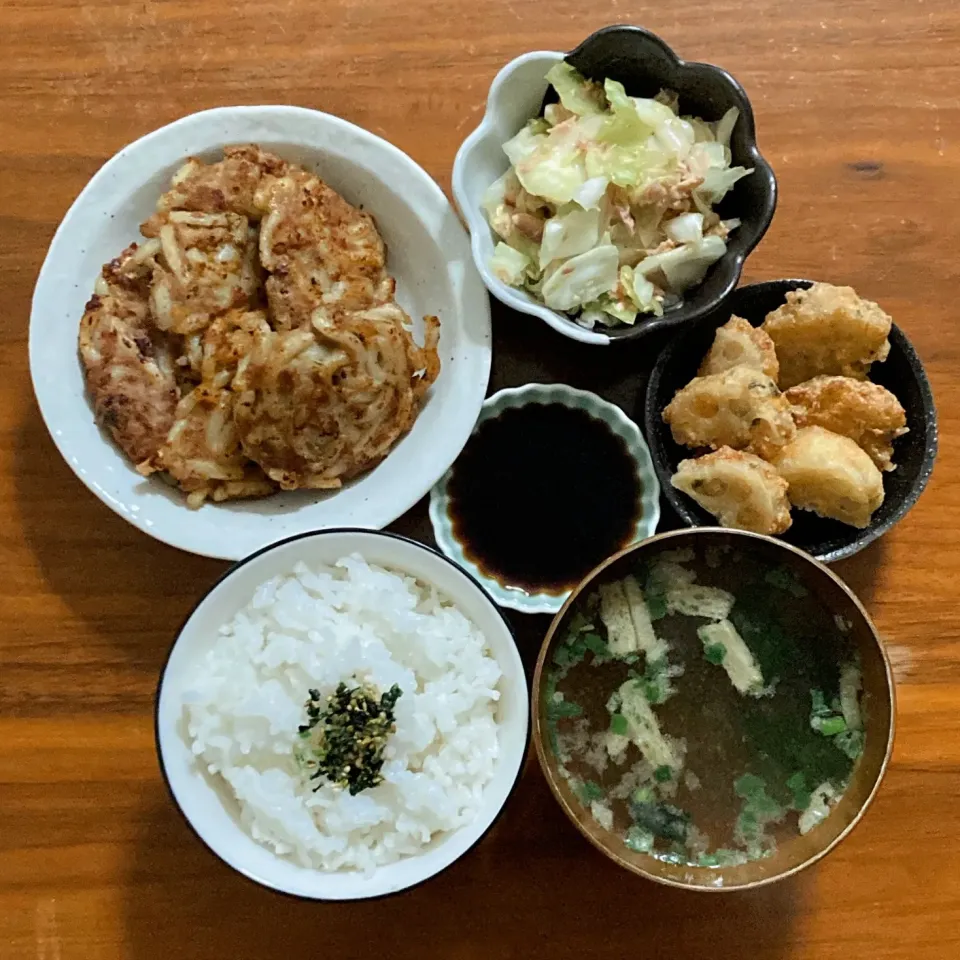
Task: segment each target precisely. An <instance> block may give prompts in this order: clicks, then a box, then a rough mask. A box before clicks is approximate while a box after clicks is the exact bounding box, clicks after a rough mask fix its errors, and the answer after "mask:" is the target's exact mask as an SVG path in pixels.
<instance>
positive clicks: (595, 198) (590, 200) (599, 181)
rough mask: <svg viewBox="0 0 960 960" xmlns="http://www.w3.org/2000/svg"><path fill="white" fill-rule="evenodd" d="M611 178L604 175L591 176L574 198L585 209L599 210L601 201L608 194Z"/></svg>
mask: <svg viewBox="0 0 960 960" xmlns="http://www.w3.org/2000/svg"><path fill="white" fill-rule="evenodd" d="M609 186H610V179H609V178H608V177H604V176H597V177H590V179H589V180H586V181H584V183H583V186H581V187H580V189H579V190H578V191H577V192H576V193H575V194H574V195H573V199H574V200H575V201H576V202H577V203H578V204H580V206H581V207H583V209H584V210H599V209H600V201H601V200H602V199H603V198H604V197H605V196H606V193H607V187H609Z"/></svg>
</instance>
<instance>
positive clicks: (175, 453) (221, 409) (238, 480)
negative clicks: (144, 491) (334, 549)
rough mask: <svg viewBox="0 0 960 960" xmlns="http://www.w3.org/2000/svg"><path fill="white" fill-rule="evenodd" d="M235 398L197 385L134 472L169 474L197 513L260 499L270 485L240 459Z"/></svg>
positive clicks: (256, 467) (251, 465)
mask: <svg viewBox="0 0 960 960" xmlns="http://www.w3.org/2000/svg"><path fill="white" fill-rule="evenodd" d="M233 404H234V395H233V394H232V393H231V392H230V391H229V390H226V389H224V388H222V387H216V386H210V385H201V386H199V387H197V388H196V389H195V390H193V391H191V392H190V393H189V394H187V396H185V397H184V398H183V399H182V400H181V401H180V402H179V403H178V404H177V409H176V413H175V419H174V424H173V427H172V428H171V429H170V433H169V434H168V435H167V439H166V441H165V442H164V444H163V446H162V447H161V448H160V449H159V451H158V452H157V453H156V455H155V456H154V457H153V458H152V459H151V460H150V461H149V462H147V463H145V464H141V465H140V466H139V467H138V468H137V469H138V470H139V471H140V472H141V473H143V474H144V475H146V474H149V473H152V472H154V471H156V470H163V471H166V472H167V473H169V474H170V476H171V477H172V478H173V479H174V480H175V481H176V483H177V486H179V487H180V489H181V490H183V491H184V492H185V493H186V494H187V506H189V507H192V508H194V509H196V508H197V507H199V506H201V504H202V503H203V502H204V500H206V499H207V498H210V499H212V500H215V501H223V500H233V499H237V498H240V497H262V496H267V495H268V494H271V493H273V492H274V491H275V490H276V486H275V484H273V483H271V482H270V480H269V479H268V478H267V477H266V476H265V475H264V473H263V471H262V470H261V469H260V468H259V467H258V466H257V465H256V464H254V463H251V462H250V460H249V459H247V457H246V456H245V455H244V453H243V450H242V448H241V446H240V441H239V439H238V437H237V429H236V427H235V426H234V423H233Z"/></svg>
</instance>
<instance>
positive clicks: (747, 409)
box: [663, 367, 796, 459]
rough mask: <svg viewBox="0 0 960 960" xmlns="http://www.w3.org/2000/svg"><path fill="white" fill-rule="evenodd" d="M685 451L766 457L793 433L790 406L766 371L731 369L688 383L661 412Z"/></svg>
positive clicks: (788, 440)
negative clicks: (729, 450)
mask: <svg viewBox="0 0 960 960" xmlns="http://www.w3.org/2000/svg"><path fill="white" fill-rule="evenodd" d="M663 419H664V421H665V422H666V423H668V424H670V429H671V431H672V433H673V439H674V440H675V441H676V442H677V443H679V444H683V445H684V446H687V447H692V448H697V447H711V448H713V449H714V450H716V449H718V448H720V447H732V448H733V449H734V450H743V449H749V450H750V452H751V453H756V454H757V455H758V456H760V457H763V458H764V459H769V458H770V457H771V456H773V454H774V453H776V451H777V450H778V449H779V448H780V447H782V446H783V445H784V444H785V443H789V442H790V440H792V439H793V437H794V434H795V433H796V427H795V426H794V423H793V417H792V416H791V415H790V406H789V404H788V403H787V401H786V400H785V399H784V397H783V396H782V395H781V393H780V391H779V389H778V388H777V385H776V384H775V383H774V382H773V380H771V379H770V377H768V376H767V375H766V374H765V373H761V372H760V371H759V370H751V369H750V368H749V367H732V368H731V369H729V370H726V371H724V372H723V373H714V374H711V375H710V376H707V377H697V378H695V379H694V380H691V381H690V383H688V384H687V385H686V386H685V387H684V388H683V389H682V390H678V391H677V393H676V395H675V396H674V398H673V400H671V401H670V403H669V404H668V405H667V407H666V409H665V410H664V411H663Z"/></svg>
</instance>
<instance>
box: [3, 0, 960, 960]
mask: <svg viewBox="0 0 960 960" xmlns="http://www.w3.org/2000/svg"><path fill="white" fill-rule="evenodd" d="M612 22H635V23H640V24H643V25H645V26H647V27H649V28H651V29H653V30H655V31H656V32H658V33H660V34H661V35H662V36H663V37H664V38H665V39H666V40H667V41H668V42H669V43H671V44H672V45H674V47H675V48H676V49H677V50H678V51H679V53H680V54H681V55H682V56H684V57H687V58H691V59H703V60H710V61H713V62H715V63H718V64H721V65H722V66H724V67H726V68H728V69H729V70H730V71H731V72H732V73H733V74H734V75H735V76H737V77H738V79H739V80H740V81H741V82H742V83H743V84H744V86H745V87H746V89H747V91H748V93H749V95H750V96H751V98H752V100H753V104H754V107H755V110H756V115H757V126H758V130H759V138H760V145H761V148H762V149H763V151H764V152H765V154H766V156H767V157H768V158H769V159H770V161H771V162H772V163H773V165H774V167H775V169H776V172H777V175H778V177H779V182H780V189H781V200H780V207H779V210H778V213H777V217H776V220H775V222H774V225H773V227H772V229H771V230H770V232H769V233H768V235H767V237H766V239H765V240H764V241H763V243H762V245H761V246H760V247H759V249H758V250H757V251H756V253H755V254H754V255H753V256H752V257H751V259H750V261H749V263H748V264H747V270H746V276H745V279H746V280H748V281H749V280H760V279H768V278H774V277H784V276H789V277H794V276H803V277H812V278H815V279H823V280H831V281H838V282H844V283H850V284H852V285H854V286H855V287H857V288H858V289H859V290H860V291H861V292H862V293H864V294H866V295H869V296H870V297H872V298H874V299H877V300H879V301H880V302H881V304H882V305H883V306H884V307H886V308H887V310H888V311H889V312H890V313H892V314H893V316H894V318H895V319H896V320H897V322H898V323H899V324H900V325H901V326H902V327H903V328H904V329H905V330H906V331H907V333H908V335H909V336H910V337H911V338H912V339H913V342H914V343H915V344H916V346H917V349H918V350H919V352H920V355H921V357H922V358H923V359H924V360H925V362H926V363H927V368H928V371H929V374H930V377H931V380H932V383H933V387H934V392H935V395H936V399H937V402H938V406H939V414H940V426H941V448H940V450H941V452H940V459H939V463H938V466H937V469H936V472H935V474H934V477H933V481H932V483H931V485H930V487H929V488H928V490H927V492H926V493H925V494H924V496H923V498H922V499H921V501H920V503H919V505H918V506H917V507H916V508H915V509H914V510H913V512H912V513H910V515H909V516H908V517H907V518H906V519H905V520H904V521H903V522H902V523H901V524H900V525H899V526H898V527H897V528H896V530H895V531H893V532H892V533H890V534H889V535H888V536H886V537H885V538H884V539H883V540H882V541H881V542H879V543H876V544H874V545H873V546H872V547H870V548H869V549H868V550H867V551H865V552H864V553H863V554H861V555H860V556H858V557H856V558H854V559H852V560H850V561H847V562H844V563H842V564H839V565H838V566H837V569H838V572H840V574H841V575H842V576H844V577H845V578H846V579H847V580H848V581H849V582H850V583H851V585H852V586H853V587H854V589H855V590H857V591H858V592H859V594H860V596H861V597H862V598H863V599H864V601H865V602H866V604H867V606H868V608H869V609H870V610H871V612H872V613H873V615H874V617H875V619H876V622H877V624H878V625H879V628H880V630H881V632H882V633H883V634H884V636H885V637H886V638H887V639H888V641H889V644H890V647H891V650H892V652H893V654H894V657H895V659H896V662H897V665H898V678H899V695H900V701H899V735H898V739H897V746H896V752H895V756H894V761H893V764H892V766H891V768H890V772H889V776H888V778H887V781H886V783H885V785H884V787H883V789H882V792H881V794H880V796H879V799H878V800H877V802H876V804H875V806H874V807H873V809H872V810H871V811H870V813H869V814H868V816H867V817H866V819H865V820H864V822H863V823H862V824H861V825H860V827H859V828H858V829H857V830H856V831H855V832H854V834H853V835H852V836H851V838H850V839H849V840H848V841H846V842H845V843H844V844H843V845H842V846H841V847H840V848H839V849H838V850H837V851H836V852H835V853H834V854H832V855H831V856H830V857H829V858H828V859H827V861H825V862H824V863H823V864H821V865H820V866H818V867H817V868H815V869H813V870H810V871H808V872H807V873H805V874H803V875H801V876H800V877H798V878H796V879H795V880H793V881H791V882H786V883H783V884H781V885H774V886H773V887H770V888H766V889H763V890H761V891H758V892H756V893H753V894H744V895H735V896H729V897H722V898H715V897H706V898H704V897H701V896H697V895H694V894H689V893H683V892H676V891H672V890H668V889H665V888H660V887H658V886H655V885H652V884H649V883H646V882H644V881H642V880H640V879H635V878H632V877H630V876H628V875H626V874H623V873H621V872H619V871H618V870H617V869H616V868H615V867H614V866H613V865H611V864H610V863H608V862H607V861H606V860H604V859H603V858H602V857H600V856H599V855H598V854H596V853H595V852H593V850H592V849H590V848H589V847H588V846H587V844H586V843H585V841H583V840H582V839H581V838H580V837H579V835H578V834H577V833H576V832H575V831H574V830H573V828H572V827H570V826H569V824H568V823H567V822H566V821H565V819H564V817H563V815H562V813H561V812H560V810H559V809H558V808H557V807H556V805H555V804H554V802H553V801H552V799H551V797H550V795H549V793H548V790H547V788H546V786H545V784H544V782H543V780H542V778H541V776H540V772H539V770H538V768H537V767H536V763H535V762H528V764H527V767H526V769H525V772H524V775H523V778H522V781H521V783H520V786H519V788H518V789H517V791H516V792H515V794H514V796H513V798H512V800H511V801H510V804H509V807H508V809H507V811H506V813H505V815H504V816H503V817H502V818H501V819H500V820H499V821H498V823H497V825H496V827H495V828H494V829H493V831H492V832H491V833H490V834H489V835H488V836H487V837H486V839H485V840H484V841H483V842H482V843H481V844H480V845H479V846H478V847H477V848H476V849H475V850H474V851H473V852H472V853H471V854H470V855H469V856H467V857H465V858H464V859H463V860H462V861H460V862H459V863H458V864H456V865H455V866H454V867H453V868H451V869H450V870H449V871H448V872H447V873H445V874H444V875H443V876H442V878H440V879H437V880H436V881H434V882H432V883H428V884H426V885H424V886H422V887H420V888H418V889H417V890H415V891H412V892H410V893H407V894H404V895H401V896H397V897H394V898H390V899H386V900H381V901H375V902H369V903H360V904H351V905H325V904H312V903H304V902H298V901H296V900H293V899H290V898H286V897H283V896H279V895H274V894H272V893H270V892H268V891H266V890H263V889H261V888H259V887H257V886H255V885H254V884H252V883H249V882H247V881H245V880H243V879H241V878H240V877H239V876H237V875H235V874H234V873H232V872H231V871H230V870H229V869H228V868H226V867H225V866H223V865H222V864H221V863H220V862H219V861H218V860H217V859H216V858H215V857H214V856H213V855H212V854H210V853H209V852H208V851H207V850H206V849H205V848H204V847H203V846H202V845H201V844H200V842H199V841H198V840H197V839H196V838H195V837H194V836H193V835H192V833H191V832H190V831H189V830H188V829H187V827H186V826H185V824H184V822H183V821H182V820H181V818H180V816H179V815H178V813H177V812H176V810H175V809H174V808H173V806H172V804H171V802H170V800H169V798H168V796H167V794H166V791H165V788H164V786H163V784H162V782H161V779H160V776H159V774H158V770H157V763H156V759H155V755H154V748H153V733H152V716H151V713H152V700H153V694H154V688H155V684H156V681H157V674H158V670H159V668H160V665H161V663H162V661H163V659H164V656H165V654H166V651H167V648H168V645H169V643H170V641H171V638H172V635H173V632H174V630H175V629H176V627H177V625H178V624H179V622H180V620H181V618H182V617H183V616H184V615H185V613H186V612H187V611H188V610H189V609H190V607H191V605H192V604H193V603H194V601H195V600H196V599H197V597H198V596H199V595H200V594H201V593H202V592H203V591H204V589H205V588H206V587H207V586H208V585H209V584H210V583H211V582H212V581H213V579H214V578H215V577H216V576H217V575H218V574H219V573H220V572H221V571H222V570H223V568H224V565H223V564H221V563H218V562H215V561H211V560H204V559H200V558H197V557H193V556H188V555H186V554H183V553H179V552H177V551H175V550H172V549H169V548H167V547H164V546H162V545H161V544H159V543H155V542H153V541H152V540H150V539H148V538H147V537H145V536H144V535H142V534H140V533H138V532H137V531H135V530H134V529H133V528H132V527H129V526H128V525H126V524H125V523H124V522H123V521H122V520H121V519H119V518H118V517H116V516H114V515H113V514H112V513H111V512H110V511H108V510H107V508H106V507H104V506H102V505H101V504H100V503H99V502H98V501H96V500H95V499H94V497H93V496H92V495H91V494H89V493H88V492H87V491H86V490H85V489H84V488H83V487H82V486H81V485H80V483H79V482H78V481H77V480H76V479H75V478H74V477H73V475H72V474H71V472H70V471H69V470H68V468H67V467H66V466H65V464H64V463H63V462H62V461H61V460H60V458H59V456H58V455H57V453H56V451H55V449H54V447H53V444H52V443H51V441H50V440H49V438H48V436H47V433H46V431H45V429H44V426H43V424H42V422H41V420H40V417H39V415H38V412H37V408H36V406H35V403H34V399H33V396H32V393H31V389H30V381H29V374H28V370H27V353H26V338H27V323H28V315H29V308H30V296H31V291H32V287H33V284H34V281H35V278H36V275H37V271H38V269H39V267H40V264H41V262H42V259H43V256H44V253H45V251H46V247H47V244H48V243H49V241H50V239H51V237H52V235H53V231H54V229H55V227H56V225H57V223H58V221H59V220H60V218H61V217H62V216H63V214H64V213H65V211H66V210H67V208H68V206H69V204H70V203H71V201H72V200H73V198H74V197H75V196H76V194H77V193H78V192H79V191H80V189H81V188H82V187H83V185H84V184H85V183H86V181H87V179H88V178H89V177H90V176H91V175H92V174H93V173H94V172H95V171H96V170H97V168H98V167H99V166H100V165H101V164H102V163H103V162H104V161H105V160H106V159H107V158H108V157H110V156H111V155H112V154H113V153H114V152H116V151H117V150H118V149H119V148H120V147H121V146H123V145H124V144H125V143H127V142H128V141H130V140H132V139H134V138H136V137H138V136H140V135H141V134H143V133H146V132H148V131H150V130H151V129H153V128H155V127H157V126H160V125H161V124H163V123H166V122H168V121H171V120H173V119H175V118H177V117H179V116H181V115H183V114H186V113H189V112H192V111H195V110H199V109H203V108H205V107H212V106H218V105H224V104H238V103H293V104H300V105H303V106H307V107H314V108H317V109H320V110H326V111H329V112H332V113H335V114H339V115H340V116H342V117H345V118H347V119H349V120H352V121H354V122H355V123H358V124H361V125H362V126H364V127H367V128H369V129H370V130H372V131H374V132H376V133H378V134H380V135H382V136H384V137H386V138H387V139H389V140H391V141H392V142H393V143H395V144H397V145H398V146H399V147H401V148H402V149H403V150H405V151H407V152H408V153H409V154H411V155H412V156H413V157H414V159H415V160H417V161H418V162H419V163H421V164H422V165H423V166H424V167H425V168H426V169H427V170H428V171H429V172H430V173H431V174H432V175H433V176H434V177H436V179H437V180H438V181H439V182H440V184H441V185H442V186H443V187H444V189H448V187H449V178H450V169H451V163H452V159H453V156H454V153H455V152H456V149H457V146H458V145H459V143H460V142H461V140H462V139H463V137H464V136H465V135H466V134H467V133H468V132H469V130H470V129H472V128H473V126H475V124H476V123H477V121H478V120H479V117H480V115H481V111H482V108H483V104H484V100H485V95H486V91H487V88H488V85H489V83H490V80H491V79H492V77H493V75H494V74H495V72H496V71H497V70H498V69H499V67H500V66H502V65H503V64H504V63H505V62H506V61H507V60H509V59H511V58H512V57H514V56H516V55H518V54H520V53H522V52H524V51H526V50H530V49H537V48H544V49H560V50H563V49H569V48H571V47H572V46H574V45H575V44H576V43H577V42H579V41H580V40H581V39H583V38H584V37H585V36H586V35H587V34H588V33H590V32H592V31H593V30H594V29H596V28H598V27H600V26H602V25H604V24H606V23H612ZM958 250H960V4H957V3H956V2H955V0H848V2H846V3H844V4H838V3H835V2H832V0H830V2H828V0H793V2H786V0H754V2H749V3H748V2H747V0H715V2H713V3H710V4H704V3H699V2H693V0H673V2H672V3H665V4H664V3H658V4H653V3H642V2H634V3H628V2H627V0H594V2H592V3H589V4H585V3H582V2H580V3H576V2H573V0H537V2H534V0H481V2H470V0H261V2H260V3H244V2H242V0H234V2H226V0H202V2H201V0H189V2H188V0H136V2H132V0H83V2H80V0H58V2H57V0H3V3H2V5H0V370H2V376H0V957H2V958H3V960H28V958H29V960H114V958H130V960H153V958H157V960H163V958H177V960H215V958H220V957H223V958H232V960H247V958H249V960H270V958H280V957H293V956H316V957H321V956H322V957H330V958H341V957H342V958H366V957H380V956H390V957H396V958H400V960H405V958H418V960H419V958H434V957H437V958H446V960H471V958H481V957H497V958H521V957H524V958H525V957H550V958H551V960H567V958H572V960H573V958H575V960H582V958H594V957H596V958H610V960H620V958H626V957H631V958H643V960H657V958H667V957H670V958H700V957H704V958H706V957H709V958H728V957H729V958H734V957H737V958H739V957H750V958H752V960H770V958H777V957H785V958H797V960H799V958H804V960H851V958H856V960H859V958H870V960H886V958H900V957H903V958H911V960H932V958H940V960H948V958H956V957H957V956H960V869H958V867H960V862H958V860H960V858H958V851H960V803H958V800H960V590H958V587H957V583H958V580H960V491H958V485H957V482H956V475H957V471H958V470H960V445H958V436H960V424H958V419H960V348H958V343H960V341H958V337H957V332H956V331H957V325H958V320H957V318H956V313H957V307H956V299H957V289H958V288H957V283H958V280H960V256H958ZM91 282H92V278H91ZM494 321H495V327H496V356H495V372H494V376H493V381H492V384H491V389H493V388H498V387H501V386H504V385H509V384H517V383H522V382H524V381H526V380H529V379H542V380H565V381H567V382H569V383H571V384H573V385H575V386H579V387H586V388H591V389H595V390H598V391H599V392H601V393H603V394H605V395H606V396H608V397H610V398H612V399H614V400H616V401H618V402H620V403H621V404H622V405H623V406H624V408H625V409H626V410H627V411H628V412H633V411H635V410H636V409H637V404H638V401H639V398H640V396H641V394H642V390H643V385H644V381H645V376H646V371H647V369H648V368H649V364H650V362H651V360H652V358H653V356H654V355H655V351H656V349H657V347H658V344H656V343H651V344H641V345H640V346H639V347H637V348H636V349H633V350H629V351H603V350H591V349H587V348H583V347H578V346H576V345H574V344H572V343H571V342H569V341H566V340H563V339H561V338H560V337H559V336H557V335H555V334H554V333H552V332H551V331H550V330H548V329H547V328H546V327H545V326H543V325H541V324H539V323H538V322H536V321H532V320H530V319H528V318H524V317H520V316H516V315H513V314H510V313H509V312H507V311H505V310H500V309H498V310H496V311H495V316H494ZM396 529H398V530H401V531H404V532H408V533H412V534H413V535H415V536H417V537H421V538H424V539H427V540H429V528H428V524H427V522H426V512H425V506H424V504H422V503H421V504H420V505H418V506H417V508H415V509H414V510H413V511H412V512H411V513H410V514H409V515H408V516H407V517H405V518H403V519H402V520H401V521H400V522H398V523H397V524H396ZM521 620H522V618H519V617H518V618H517V621H518V627H519V631H518V632H519V636H520V642H521V644H522V645H523V652H524V656H525V658H526V660H527V662H528V663H531V662H532V660H533V658H534V655H535V652H536V648H537V644H538V640H539V637H540V636H541V635H542V632H543V630H544V627H545V621H544V619H543V618H528V619H526V620H522V622H520V621H521Z"/></svg>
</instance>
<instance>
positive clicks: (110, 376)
mask: <svg viewBox="0 0 960 960" xmlns="http://www.w3.org/2000/svg"><path fill="white" fill-rule="evenodd" d="M158 248H159V245H158V244H144V246H143V247H138V246H137V245H136V244H133V245H132V246H130V247H128V248H127V249H126V250H125V251H124V252H123V253H122V254H121V255H120V256H119V257H117V259H116V260H113V261H111V262H110V263H108V264H107V265H106V266H105V267H104V268H103V272H102V273H101V275H100V277H99V278H98V280H97V284H96V293H94V295H93V296H92V297H91V298H90V301H89V302H88V303H87V305H86V309H85V311H84V314H83V318H82V320H81V321H80V335H79V350H80V359H81V361H82V363H83V368H84V374H85V379H86V384H87V390H88V391H89V393H90V398H91V400H92V401H93V409H94V414H95V416H96V419H97V422H98V423H100V424H101V425H102V426H104V427H105V428H106V429H107V430H109V431H110V434H111V436H112V437H113V439H114V441H115V442H116V444H117V446H118V447H120V449H121V450H122V451H123V452H124V453H125V454H126V455H127V457H129V458H130V460H131V461H133V463H135V464H137V463H142V462H143V461H145V460H149V459H150V458H151V457H152V456H153V455H154V454H155V453H156V452H157V450H158V449H159V447H160V445H161V444H162V443H163V441H164V439H165V438H166V435H167V432H168V431H169V429H170V427H171V425H172V423H173V415H174V408H175V407H176V405H177V399H178V397H179V393H178V391H177V385H176V380H175V378H174V375H173V363H172V360H171V357H170V355H169V353H168V350H167V344H166V343H165V342H164V340H163V339H162V337H158V336H157V335H156V333H155V331H153V330H152V329H151V327H150V325H149V323H148V317H149V309H148V306H147V300H148V282H149V281H148V278H149V274H150V272H151V270H152V269H153V258H154V257H155V256H156V253H157V251H158Z"/></svg>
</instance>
